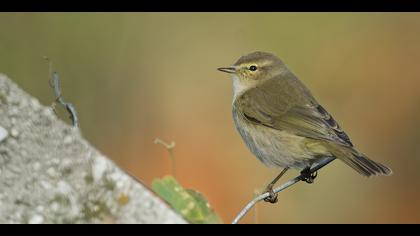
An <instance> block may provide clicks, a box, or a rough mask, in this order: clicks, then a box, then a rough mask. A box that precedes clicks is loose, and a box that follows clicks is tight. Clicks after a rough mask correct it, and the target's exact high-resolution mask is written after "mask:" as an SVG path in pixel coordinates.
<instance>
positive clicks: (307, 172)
mask: <svg viewBox="0 0 420 236" xmlns="http://www.w3.org/2000/svg"><path fill="white" fill-rule="evenodd" d="M300 174H301V175H302V181H305V182H306V183H308V184H312V183H313V182H314V179H315V178H316V176H317V175H318V172H316V171H315V172H313V173H312V172H311V167H310V166H308V167H306V168H305V169H303V170H302V171H301V172H300Z"/></svg>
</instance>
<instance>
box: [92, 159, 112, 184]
mask: <svg viewBox="0 0 420 236" xmlns="http://www.w3.org/2000/svg"><path fill="white" fill-rule="evenodd" d="M107 164H108V162H107V160H106V159H105V158H103V157H97V158H95V162H94V163H93V165H92V175H93V179H94V180H95V181H99V180H100V179H101V178H102V176H103V175H104V173H105V171H106V169H107Z"/></svg>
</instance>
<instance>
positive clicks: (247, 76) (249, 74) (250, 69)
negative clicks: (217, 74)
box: [218, 52, 288, 93]
mask: <svg viewBox="0 0 420 236" xmlns="http://www.w3.org/2000/svg"><path fill="white" fill-rule="evenodd" d="M218 70H219V71H222V72H225V73H229V74H232V78H233V85H234V91H235V93H236V92H240V91H243V90H246V89H249V88H250V87H254V86H256V85H258V84H259V83H262V82H263V81H265V80H267V79H270V78H273V77H275V76H277V75H281V74H282V73H286V72H287V71H288V69H287V68H286V66H285V64H284V63H283V62H282V61H281V60H280V58H278V57H277V56H275V55H274V54H271V53H267V52H252V53H249V54H247V55H244V56H242V57H241V58H239V59H238V60H237V61H236V62H235V64H233V65H232V66H228V67H221V68H218Z"/></svg>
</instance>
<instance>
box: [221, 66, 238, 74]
mask: <svg viewBox="0 0 420 236" xmlns="http://www.w3.org/2000/svg"><path fill="white" fill-rule="evenodd" d="M217 69H218V70H220V71H221V72H225V73H229V74H233V73H235V72H236V67H235V66H230V67H220V68H217Z"/></svg>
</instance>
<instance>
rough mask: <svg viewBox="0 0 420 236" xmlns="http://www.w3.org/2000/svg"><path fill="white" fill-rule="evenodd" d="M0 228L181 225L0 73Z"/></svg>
mask: <svg viewBox="0 0 420 236" xmlns="http://www.w3.org/2000/svg"><path fill="white" fill-rule="evenodd" d="M47 86H48V85H47ZM0 223H35V224H39V223H186V222H185V221H184V220H183V219H182V217H180V216H179V215H178V214H176V213H175V212H174V211H173V210H172V209H171V208H170V207H169V206H168V205H167V204H166V203H164V202H163V201H162V200H161V199H160V198H158V197H157V196H156V195H154V193H152V192H151V191H150V190H149V189H147V188H146V187H145V186H144V185H142V184H141V182H139V181H137V180H135V179H134V178H132V177H131V176H130V175H128V174H127V173H126V172H124V171H123V170H121V169H120V168H118V167H117V166H116V165H115V164H114V163H113V162H112V161H110V160H109V159H108V158H106V157H105V156H103V155H102V154H101V153H100V152H98V151H97V150H95V148H94V147H92V146H91V145H90V144H89V143H88V142H87V141H86V140H85V139H83V137H82V135H81V133H80V131H79V130H78V129H77V128H73V127H71V126H69V125H67V124H66V123H64V122H62V121H61V120H59V119H58V118H57V117H56V116H55V114H54V112H53V111H52V109H51V108H50V107H45V106H43V105H41V104H40V103H39V101H38V100H37V99H36V98H33V97H32V96H30V95H28V94H27V93H26V92H24V91H22V90H21V89H20V88H19V87H18V86H17V85H16V84H15V83H14V82H12V81H11V80H10V79H8V78H7V77H6V76H4V75H1V74H0Z"/></svg>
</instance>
